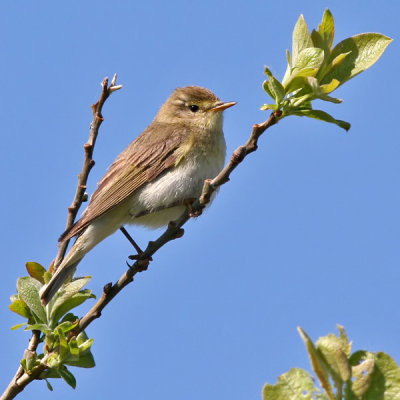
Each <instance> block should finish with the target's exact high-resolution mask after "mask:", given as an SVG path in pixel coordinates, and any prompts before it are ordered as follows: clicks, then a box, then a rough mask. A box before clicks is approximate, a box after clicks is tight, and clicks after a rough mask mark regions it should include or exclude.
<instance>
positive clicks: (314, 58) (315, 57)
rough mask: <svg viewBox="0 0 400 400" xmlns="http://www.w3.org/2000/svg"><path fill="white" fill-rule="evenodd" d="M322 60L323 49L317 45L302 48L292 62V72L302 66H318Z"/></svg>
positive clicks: (300, 68)
mask: <svg viewBox="0 0 400 400" xmlns="http://www.w3.org/2000/svg"><path fill="white" fill-rule="evenodd" d="M323 61H324V51H323V50H322V49H318V48H317V47H309V48H306V49H303V50H302V51H301V52H300V53H299V55H298V57H297V59H296V62H295V63H294V64H293V72H292V73H293V74H294V73H296V72H297V71H296V70H302V69H304V68H319V67H320V66H321V64H322V63H323Z"/></svg>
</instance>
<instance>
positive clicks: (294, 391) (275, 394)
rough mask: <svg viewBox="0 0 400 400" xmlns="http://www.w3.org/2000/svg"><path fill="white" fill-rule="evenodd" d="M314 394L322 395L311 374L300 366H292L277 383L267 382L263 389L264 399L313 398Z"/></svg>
mask: <svg viewBox="0 0 400 400" xmlns="http://www.w3.org/2000/svg"><path fill="white" fill-rule="evenodd" d="M314 394H317V396H318V395H320V396H321V392H320V390H319V389H318V388H317V387H316V386H315V384H314V381H313V379H312V377H311V375H310V374H309V373H308V372H306V371H304V370H303V369H300V368H292V369H291V370H290V371H289V372H286V373H285V374H282V375H281V376H280V377H279V378H278V382H277V383H276V384H275V385H270V384H268V383H267V384H265V386H264V388H263V390H262V396H263V400H295V399H296V400H297V399H302V400H313V399H314V398H315V397H314ZM319 398H322V397H319Z"/></svg>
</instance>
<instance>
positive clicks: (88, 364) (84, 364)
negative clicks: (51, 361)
mask: <svg viewBox="0 0 400 400" xmlns="http://www.w3.org/2000/svg"><path fill="white" fill-rule="evenodd" d="M64 364H66V365H70V366H72V367H80V368H93V367H95V366H96V363H95V361H94V358H93V354H92V353H91V352H90V351H89V352H87V353H85V354H80V355H79V359H77V360H74V359H67V360H66V361H65V362H64Z"/></svg>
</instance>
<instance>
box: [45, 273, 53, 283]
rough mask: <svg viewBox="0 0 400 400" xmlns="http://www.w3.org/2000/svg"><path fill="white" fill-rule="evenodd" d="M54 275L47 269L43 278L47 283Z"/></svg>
mask: <svg viewBox="0 0 400 400" xmlns="http://www.w3.org/2000/svg"><path fill="white" fill-rule="evenodd" d="M52 276H53V274H52V273H50V272H47V271H46V272H45V273H44V274H43V280H44V283H45V284H46V285H47V284H48V283H49V282H50V279H51V277H52Z"/></svg>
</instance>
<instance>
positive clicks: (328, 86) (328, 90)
mask: <svg viewBox="0 0 400 400" xmlns="http://www.w3.org/2000/svg"><path fill="white" fill-rule="evenodd" d="M339 85H340V82H339V81H338V80H337V79H332V80H331V81H330V82H329V83H326V84H325V85H321V86H320V88H321V89H322V91H323V92H324V93H325V94H328V93H331V92H333V91H334V90H335V89H336V88H337V87H338V86H339Z"/></svg>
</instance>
